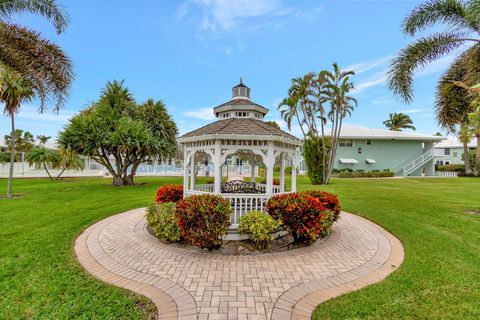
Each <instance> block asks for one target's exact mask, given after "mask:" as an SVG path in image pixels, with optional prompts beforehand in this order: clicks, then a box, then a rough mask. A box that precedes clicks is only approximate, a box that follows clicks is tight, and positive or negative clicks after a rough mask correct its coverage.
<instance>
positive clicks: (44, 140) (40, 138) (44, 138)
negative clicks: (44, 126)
mask: <svg viewBox="0 0 480 320" xmlns="http://www.w3.org/2000/svg"><path fill="white" fill-rule="evenodd" d="M50 138H51V137H50V136H46V135H44V134H40V135H38V136H37V140H38V141H40V144H41V145H42V146H44V147H45V143H47V142H48V140H50Z"/></svg>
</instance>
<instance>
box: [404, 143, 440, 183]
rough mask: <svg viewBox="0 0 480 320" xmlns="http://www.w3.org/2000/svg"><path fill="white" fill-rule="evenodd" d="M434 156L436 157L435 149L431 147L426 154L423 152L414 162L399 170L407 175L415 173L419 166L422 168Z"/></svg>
mask: <svg viewBox="0 0 480 320" xmlns="http://www.w3.org/2000/svg"><path fill="white" fill-rule="evenodd" d="M434 157H435V149H430V150H428V151H427V152H425V153H424V154H422V155H421V156H420V157H418V158H416V159H415V160H413V161H412V162H410V163H408V164H407V165H405V166H404V167H403V168H401V169H400V170H399V171H398V173H399V174H400V175H403V176H404V177H406V176H408V175H410V174H411V173H413V172H414V171H415V170H417V169H418V168H421V167H422V166H423V165H424V164H425V163H427V162H428V161H430V160H432V159H433V158H434Z"/></svg>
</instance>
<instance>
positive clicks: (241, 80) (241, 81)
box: [240, 76, 243, 84]
mask: <svg viewBox="0 0 480 320" xmlns="http://www.w3.org/2000/svg"><path fill="white" fill-rule="evenodd" d="M240 83H241V84H243V77H242V76H240Z"/></svg>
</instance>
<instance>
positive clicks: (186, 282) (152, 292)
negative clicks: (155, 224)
mask: <svg viewBox="0 0 480 320" xmlns="http://www.w3.org/2000/svg"><path fill="white" fill-rule="evenodd" d="M144 213H145V210H144V209H143V208H142V209H136V210H131V211H128V212H124V213H121V214H117V215H115V216H112V217H109V218H107V219H105V220H102V221H100V222H98V223H96V224H94V225H92V226H90V227H89V228H87V229H86V230H85V231H84V232H83V233H82V234H81V235H80V236H79V237H78V238H77V240H76V242H75V253H76V255H77V257H78V260H79V261H80V263H81V264H82V265H83V266H84V268H85V269H86V270H87V271H88V272H90V273H91V274H93V275H94V276H95V277H97V278H99V279H101V280H103V281H105V282H108V283H111V284H114V285H117V286H120V287H123V288H127V289H130V290H132V291H135V292H137V293H140V294H143V295H145V296H147V297H148V298H150V299H151V300H152V301H153V302H154V303H155V304H156V306H157V308H158V317H159V319H177V318H178V319H275V320H278V319H310V317H311V314H312V312H313V310H314V308H315V306H316V305H318V304H319V303H321V302H323V301H325V300H328V299H330V298H332V297H335V296H338V295H341V294H343V293H346V292H348V291H353V290H357V289H359V288H362V287H365V286H367V285H369V284H372V283H375V282H378V281H380V280H382V279H383V278H385V277H386V276H387V275H388V274H390V273H391V272H393V271H394V270H395V269H396V268H398V266H399V265H400V264H401V263H402V261H403V248H402V245H401V243H400V241H398V239H396V238H395V237H394V236H392V235H391V234H390V233H388V232H387V231H385V230H384V229H382V228H381V227H379V226H378V225H376V224H374V223H372V222H370V221H368V220H366V219H363V218H361V217H359V216H356V215H353V214H349V213H346V212H342V215H341V218H340V220H339V221H338V222H336V223H335V225H334V227H333V230H332V234H331V235H330V237H329V238H328V239H327V240H326V241H323V242H320V243H316V244H314V245H312V246H310V247H307V248H300V249H296V250H291V251H287V252H278V253H273V254H265V255H257V256H227V255H220V254H213V253H209V252H204V251H199V250H198V251H195V250H191V249H188V248H182V247H179V246H175V245H167V244H164V243H162V242H160V241H159V240H158V239H157V238H155V237H154V236H152V235H151V234H150V233H149V232H148V231H147V230H146V222H145V218H144Z"/></svg>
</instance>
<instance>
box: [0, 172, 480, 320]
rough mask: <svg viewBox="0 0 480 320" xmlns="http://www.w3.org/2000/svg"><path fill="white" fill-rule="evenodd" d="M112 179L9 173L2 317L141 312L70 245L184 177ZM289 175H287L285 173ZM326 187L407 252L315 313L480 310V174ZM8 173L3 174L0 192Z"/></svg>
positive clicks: (141, 303) (3, 215)
mask: <svg viewBox="0 0 480 320" xmlns="http://www.w3.org/2000/svg"><path fill="white" fill-rule="evenodd" d="M136 182H138V183H140V185H138V186H134V187H122V188H116V187H112V186H110V180H108V179H102V178H85V179H67V180H62V181H54V182H52V181H49V180H46V179H30V180H15V182H14V191H15V193H16V194H18V195H19V197H18V198H15V199H0V293H1V294H0V319H21V318H31V319H147V318H149V317H151V316H152V315H153V314H154V311H155V309H154V306H152V304H151V303H150V302H149V301H148V300H147V299H145V298H143V297H140V296H137V295H134V294H131V293H129V292H128V291H125V290H122V289H120V288H116V287H113V286H109V285H106V284H104V283H102V282H101V281H98V280H96V279H94V278H92V277H90V276H89V275H88V274H87V273H86V272H85V271H84V270H83V269H82V267H81V266H80V265H79V264H78V262H77V261H76V259H75V256H74V254H73V242H74V240H75V238H76V237H77V235H78V234H80V233H81V231H82V230H83V229H84V228H86V227H87V226H89V225H91V224H92V223H94V222H95V221H98V220H101V219H103V218H105V217H107V216H110V215H112V214H115V213H118V212H122V211H125V210H128V209H132V208H137V207H142V206H145V205H146V204H148V203H149V202H151V201H152V200H153V195H154V192H155V190H156V188H157V187H158V186H159V185H161V184H165V183H181V178H163V177H161V178H138V179H137V180H136ZM288 183H289V182H288ZM316 188H318V189H323V190H327V191H331V192H334V193H336V194H338V195H339V197H340V199H341V201H342V204H343V208H344V209H345V210H347V211H350V212H353V213H357V214H359V215H361V216H363V217H366V218H368V219H370V220H372V221H374V222H376V223H378V224H380V225H382V226H383V227H384V228H385V229H387V230H389V231H390V232H392V233H393V234H395V235H396V236H397V237H398V238H399V239H400V240H401V241H402V242H403V244H404V247H405V251H406V257H405V261H404V263H403V265H402V266H401V267H400V269H398V270H397V271H396V272H395V273H393V274H392V275H391V276H389V277H388V278H387V279H386V280H384V281H382V282H381V283H379V284H376V285H373V286H370V287H368V288H365V289H362V290H360V291H357V292H353V293H349V294H347V295H344V296H341V297H339V298H337V299H333V300H331V301H328V302H326V303H323V304H321V305H320V306H319V307H318V308H317V310H316V311H315V314H314V319H440V318H442V319H476V318H480V303H479V302H478V301H480V280H479V279H480V216H479V215H471V214H467V213H465V211H466V210H480V180H479V179H469V178H463V179H461V178H458V179H376V180H373V179H358V180H355V179H334V180H332V183H331V185H329V186H326V187H325V186H315V187H314V186H310V185H309V184H308V180H307V179H306V178H305V177H299V178H298V189H316ZM5 189H6V180H0V192H2V191H3V190H5Z"/></svg>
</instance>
